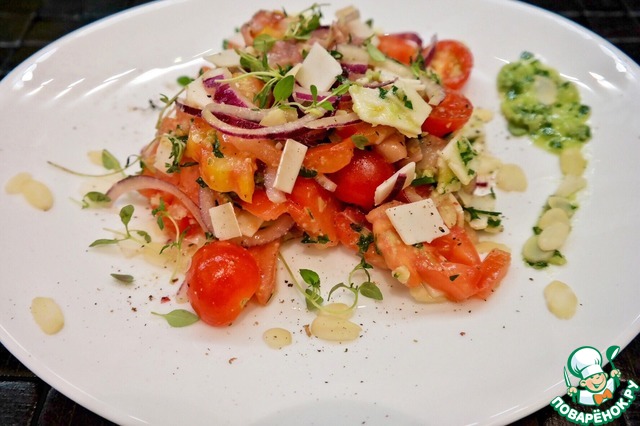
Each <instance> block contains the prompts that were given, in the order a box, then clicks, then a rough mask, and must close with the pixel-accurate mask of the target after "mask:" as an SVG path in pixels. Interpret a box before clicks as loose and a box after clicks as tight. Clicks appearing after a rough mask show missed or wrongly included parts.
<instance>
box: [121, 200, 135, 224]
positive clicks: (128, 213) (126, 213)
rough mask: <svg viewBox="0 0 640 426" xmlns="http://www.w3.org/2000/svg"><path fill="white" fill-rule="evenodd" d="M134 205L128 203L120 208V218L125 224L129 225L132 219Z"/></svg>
mask: <svg viewBox="0 0 640 426" xmlns="http://www.w3.org/2000/svg"><path fill="white" fill-rule="evenodd" d="M133 212H134V207H133V206H132V205H131V204H127V205H126V206H124V207H123V208H121V209H120V220H121V221H122V223H123V225H124V226H127V225H129V222H130V221H131V217H132V216H133Z"/></svg>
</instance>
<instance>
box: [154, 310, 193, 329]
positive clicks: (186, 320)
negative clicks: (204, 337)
mask: <svg viewBox="0 0 640 426" xmlns="http://www.w3.org/2000/svg"><path fill="white" fill-rule="evenodd" d="M151 313H152V314H153V315H158V316H159V317H163V318H164V319H165V320H167V322H168V323H169V325H170V326H171V327H186V326H188V325H191V324H194V323H196V322H198V320H199V319H200V318H199V317H198V316H197V315H196V314H194V313H193V312H189V311H187V310H185V309H175V310H173V311H171V312H169V313H167V314H159V313H157V312H151Z"/></svg>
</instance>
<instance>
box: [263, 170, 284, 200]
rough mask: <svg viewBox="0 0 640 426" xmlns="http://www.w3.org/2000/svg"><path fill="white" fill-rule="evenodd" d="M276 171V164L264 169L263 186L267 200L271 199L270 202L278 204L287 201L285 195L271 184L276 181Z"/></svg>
mask: <svg viewBox="0 0 640 426" xmlns="http://www.w3.org/2000/svg"><path fill="white" fill-rule="evenodd" d="M277 172H278V169H277V166H276V167H267V168H265V169H264V188H265V193H266V194H267V198H268V199H269V201H271V202H272V203H276V204H280V203H284V202H285V201H287V196H286V195H285V193H284V192H282V191H280V190H279V189H276V188H275V186H273V185H274V184H275V182H276V174H277Z"/></svg>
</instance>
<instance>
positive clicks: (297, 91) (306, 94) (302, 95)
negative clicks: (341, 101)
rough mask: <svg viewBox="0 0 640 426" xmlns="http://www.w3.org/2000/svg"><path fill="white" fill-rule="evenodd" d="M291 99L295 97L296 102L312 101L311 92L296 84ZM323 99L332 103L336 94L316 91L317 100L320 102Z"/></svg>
mask: <svg viewBox="0 0 640 426" xmlns="http://www.w3.org/2000/svg"><path fill="white" fill-rule="evenodd" d="M293 99H295V101H296V102H301V103H302V102H313V94H312V93H311V90H309V89H305V88H304V87H302V86H296V87H295V88H294V90H293ZM325 99H326V100H328V101H329V102H331V103H333V102H335V100H336V96H335V95H332V94H331V92H318V93H317V94H316V101H317V102H322V101H324V100H325Z"/></svg>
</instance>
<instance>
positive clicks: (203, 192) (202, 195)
mask: <svg viewBox="0 0 640 426" xmlns="http://www.w3.org/2000/svg"><path fill="white" fill-rule="evenodd" d="M198 204H199V207H200V217H201V218H202V221H203V222H204V224H205V225H207V228H208V229H210V230H211V232H213V223H212V222H211V215H210V214H209V209H210V208H211V207H215V205H216V201H215V199H214V197H213V191H212V190H211V188H208V187H207V188H200V190H199V191H198Z"/></svg>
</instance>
